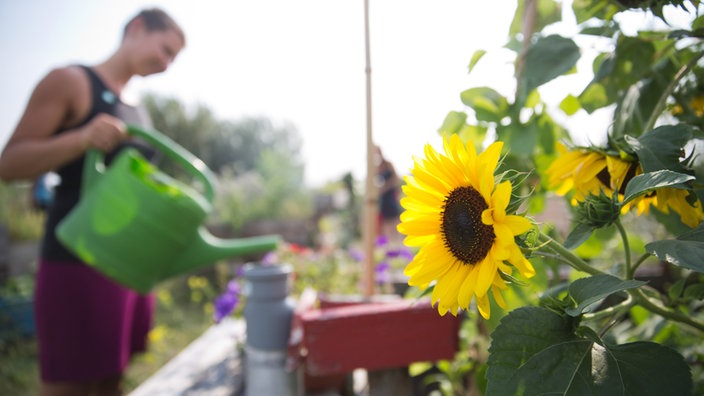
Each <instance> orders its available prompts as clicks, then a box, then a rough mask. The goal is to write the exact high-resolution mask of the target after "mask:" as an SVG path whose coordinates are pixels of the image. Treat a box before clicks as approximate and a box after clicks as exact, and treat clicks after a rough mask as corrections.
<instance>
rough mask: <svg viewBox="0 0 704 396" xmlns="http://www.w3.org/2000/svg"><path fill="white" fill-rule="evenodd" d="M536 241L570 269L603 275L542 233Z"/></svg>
mask: <svg viewBox="0 0 704 396" xmlns="http://www.w3.org/2000/svg"><path fill="white" fill-rule="evenodd" d="M538 240H539V241H540V243H541V244H544V245H545V246H546V247H547V248H548V249H550V250H552V251H553V252H555V253H557V254H558V255H559V257H560V259H561V260H562V261H564V262H565V263H567V264H569V265H570V266H571V267H572V268H574V269H576V270H578V271H582V272H586V273H588V274H592V275H598V274H604V272H602V271H599V270H598V269H596V268H594V267H592V266H591V265H589V264H587V262H586V261H584V260H582V259H581V258H580V257H579V256H577V255H576V254H574V253H573V252H572V251H570V250H569V249H567V248H565V247H564V246H562V244H560V243H559V242H557V241H556V240H554V239H552V238H550V237H549V236H547V235H545V234H543V233H542V232H541V233H540V235H539V236H538Z"/></svg>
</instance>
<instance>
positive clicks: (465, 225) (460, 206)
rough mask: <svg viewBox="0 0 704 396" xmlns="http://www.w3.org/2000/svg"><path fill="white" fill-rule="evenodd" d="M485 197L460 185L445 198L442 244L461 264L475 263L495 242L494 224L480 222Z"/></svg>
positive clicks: (472, 189)
mask: <svg viewBox="0 0 704 396" xmlns="http://www.w3.org/2000/svg"><path fill="white" fill-rule="evenodd" d="M488 207H489V206H488V205H487V203H486V201H485V200H484V197H482V195H481V194H479V191H477V190H475V189H474V188H472V187H459V188H456V189H455V190H453V191H452V192H451V193H450V195H448V196H447V198H445V207H444V208H443V211H442V214H441V215H442V225H441V229H442V235H443V238H444V240H445V247H446V248H447V249H448V250H449V251H450V253H452V255H453V256H455V257H456V258H457V259H458V260H460V261H461V262H462V263H464V264H476V263H478V262H479V261H481V260H482V259H484V257H486V255H487V254H488V253H489V249H491V246H492V245H493V243H494V239H495V238H496V235H494V227H493V226H490V225H486V224H484V223H482V212H483V211H484V210H485V209H487V208H488Z"/></svg>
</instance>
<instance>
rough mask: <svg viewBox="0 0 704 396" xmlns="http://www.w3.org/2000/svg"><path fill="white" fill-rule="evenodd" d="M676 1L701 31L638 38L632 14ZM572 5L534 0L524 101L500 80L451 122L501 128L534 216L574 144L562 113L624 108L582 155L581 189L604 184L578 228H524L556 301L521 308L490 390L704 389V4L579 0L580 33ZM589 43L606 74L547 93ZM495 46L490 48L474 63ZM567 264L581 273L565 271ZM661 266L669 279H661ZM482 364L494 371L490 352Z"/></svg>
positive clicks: (520, 20)
mask: <svg viewBox="0 0 704 396" xmlns="http://www.w3.org/2000/svg"><path fill="white" fill-rule="evenodd" d="M530 4H534V5H535V6H536V8H535V9H531V8H530V7H529V5H530ZM673 6H676V7H677V8H678V9H679V11H680V13H683V10H684V12H685V13H686V12H689V13H691V15H690V16H691V18H690V20H689V21H690V26H689V27H683V28H677V29H675V28H672V27H671V26H669V25H667V24H658V23H652V24H650V25H648V26H646V27H640V29H639V30H638V32H637V33H636V34H630V33H629V34H626V33H625V31H624V29H623V28H622V26H621V25H620V23H621V22H622V21H626V20H628V21H631V20H629V19H627V18H624V19H621V18H617V17H616V16H617V15H618V14H619V13H621V12H624V11H625V10H630V9H640V10H645V11H648V12H650V13H652V14H653V15H655V16H656V17H657V18H658V19H659V20H662V21H665V19H666V15H667V14H668V13H667V12H663V9H664V8H666V7H671V8H672V9H674V7H673ZM559 10H560V3H559V2H557V1H550V0H541V1H537V2H535V3H533V2H528V1H519V2H518V7H517V10H516V14H515V16H514V18H513V23H512V24H511V27H510V29H509V32H508V36H509V41H508V43H507V44H506V47H508V48H510V49H514V50H515V51H516V61H515V64H516V75H515V78H516V93H515V96H514V97H507V96H504V95H503V94H501V93H499V92H498V91H497V90H495V89H494V88H492V87H489V86H479V87H469V88H464V90H462V91H461V101H462V103H463V104H464V105H465V106H466V111H457V110H455V111H453V112H450V113H449V114H448V115H447V117H446V118H445V121H444V123H443V126H442V127H441V128H440V133H441V134H446V135H449V134H458V135H460V136H461V137H462V138H463V139H464V140H472V141H474V143H475V145H476V146H479V145H480V144H481V143H482V142H483V141H484V139H485V138H486V136H488V135H489V134H488V133H489V132H495V134H494V135H495V138H496V139H497V140H501V141H503V142H504V143H505V144H504V148H505V153H504V156H503V157H502V169H503V170H504V171H508V170H515V171H516V174H529V175H530V176H529V177H528V178H526V182H525V183H523V184H525V185H524V186H523V187H522V188H515V189H514V191H513V194H514V197H515V198H516V200H515V201H516V202H519V200H518V198H519V197H520V198H521V199H520V201H521V202H524V204H523V205H522V206H521V208H522V210H523V211H527V213H528V214H531V213H539V212H540V211H541V210H542V209H544V208H545V205H544V202H545V197H546V195H545V194H546V189H547V188H548V187H550V186H549V184H550V183H548V182H547V179H548V175H547V174H546V170H547V169H548V168H549V166H550V164H551V163H552V162H553V161H554V160H555V159H556V158H559V156H560V154H559V151H558V150H557V149H556V146H557V141H558V140H565V141H567V145H568V146H569V145H570V144H569V142H570V141H571V138H572V136H571V135H570V134H569V131H567V130H566V129H565V128H564V127H563V126H562V125H560V124H559V123H558V121H557V119H564V117H565V116H567V117H571V116H573V115H577V114H578V113H582V114H584V113H586V114H591V113H593V112H595V111H597V110H599V109H609V110H611V111H613V117H612V119H611V122H610V124H609V125H603V126H597V125H595V127H600V128H603V136H604V137H605V138H606V139H605V141H606V142H607V143H606V145H605V146H604V147H592V146H593V145H590V146H589V147H586V148H585V149H586V150H587V153H598V155H597V156H592V157H590V160H589V161H591V162H586V161H587V160H586V159H585V162H583V163H581V164H578V165H576V166H577V167H584V169H583V173H581V177H582V178H584V179H585V180H581V179H580V180H573V182H574V185H575V187H574V188H578V187H580V186H578V185H579V184H580V183H582V184H583V185H584V186H587V185H588V183H589V182H591V180H590V179H593V180H594V182H596V183H597V185H598V186H601V187H598V188H601V189H602V190H601V192H600V191H599V189H598V188H597V189H595V190H592V191H590V192H589V194H586V198H580V202H581V203H580V204H579V206H578V207H576V208H575V209H572V210H571V211H570V213H571V214H572V216H573V218H574V219H573V221H572V223H573V224H572V231H571V232H570V233H569V234H568V236H567V238H566V239H565V240H564V241H563V242H562V243H559V242H557V239H559V235H555V233H553V232H550V236H547V235H546V233H543V232H540V233H539V236H538V237H537V238H533V237H526V238H523V237H520V239H522V245H521V246H523V247H524V254H526V255H527V257H529V259H530V260H531V262H532V263H533V264H534V266H535V267H536V269H537V268H538V267H539V266H545V267H549V270H548V271H545V273H548V274H552V275H553V277H552V278H549V279H548V280H547V281H545V282H544V280H543V279H538V280H537V281H536V282H537V283H539V284H540V286H539V287H537V289H538V290H539V291H542V298H541V299H540V301H541V302H542V304H543V307H530V306H528V307H523V308H518V309H516V310H514V311H511V312H509V313H508V314H507V315H506V316H504V317H503V318H501V321H500V323H499V324H498V325H496V326H495V329H494V330H493V332H491V348H490V349H489V357H488V362H487V366H488V370H487V372H486V380H487V387H486V394H488V395H493V394H497V395H504V394H506V395H508V394H511V395H513V394H526V395H528V394H548V393H555V394H574V395H581V394H623V395H631V394H632V395H636V394H637V395H640V394H691V393H697V392H699V393H701V392H702V391H704V380H703V378H704V375H702V371H704V370H702V369H701V363H702V361H704V358H703V357H704V353H703V351H702V350H703V349H704V348H702V347H701V342H700V340H701V335H702V332H704V316H703V313H702V310H701V308H702V306H703V305H702V298H703V297H704V280H703V278H704V267H703V266H702V262H704V239H702V235H704V231H702V230H704V228H702V227H704V226H702V225H699V226H698V227H695V226H693V225H692V224H693V223H695V224H698V222H699V221H700V218H699V217H698V216H699V213H700V212H701V208H702V205H703V204H702V202H704V201H702V198H703V197H704V162H702V160H701V157H702V149H703V148H704V144H702V134H701V130H702V128H704V64H703V63H702V61H701V58H702V57H704V40H703V38H704V34H703V32H704V30H702V29H704V19H703V17H702V16H701V13H702V11H703V10H702V8H701V4H700V2H699V1H680V0H676V1H656V0H644V1H615V0H574V1H573V2H572V12H573V13H574V15H575V19H576V21H577V24H578V28H579V33H578V34H577V35H575V36H573V37H565V36H561V35H558V34H555V33H554V32H555V30H554V29H552V28H550V26H551V25H552V24H553V23H554V22H557V21H558V20H559V19H560V14H559ZM695 12H696V13H695ZM531 13H534V14H531ZM532 16H535V19H534V21H535V30H533V31H531V30H530V24H529V23H527V21H531V18H532ZM665 22H667V21H665ZM623 23H626V22H623ZM630 23H632V22H630ZM628 27H629V31H630V28H631V26H628ZM519 40H521V41H522V42H520V41H519ZM590 40H591V41H590ZM578 43H579V45H578ZM583 43H598V44H594V45H593V46H590V44H583ZM605 43H606V45H604V44H605ZM580 46H581V48H580ZM585 47H589V49H591V50H597V51H598V53H597V54H596V56H595V57H594V61H593V63H592V72H593V77H592V78H591V81H589V82H588V83H587V84H586V86H584V87H583V89H582V90H581V93H579V94H578V95H573V94H569V93H566V94H565V96H564V98H562V99H561V100H559V101H558V103H556V104H552V103H545V102H544V101H543V98H542V97H541V95H540V93H541V91H542V90H543V86H544V85H545V84H547V83H549V82H551V81H555V80H557V79H560V78H561V77H562V76H565V75H567V74H570V73H573V72H574V71H575V68H576V66H577V64H578V61H579V59H580V58H581V57H582V55H583V48H585ZM486 53H487V51H486V50H479V51H476V52H475V53H474V55H473V56H472V57H471V62H470V66H469V71H470V72H471V71H472V70H474V68H475V66H476V64H477V63H478V62H481V61H484V60H485V59H486V58H488V57H485V56H484V55H485V54H486ZM581 72H584V71H581ZM553 111H559V112H561V113H562V114H560V116H559V117H557V116H554V115H553V114H552V113H551V112H553ZM585 158H586V156H585ZM573 165H574V163H572V164H571V165H570V166H573ZM619 167H620V168H619ZM568 171H569V170H568ZM584 188H586V187H584ZM580 191H582V190H580ZM673 191H675V192H676V193H675V192H673ZM683 191H684V193H683ZM665 192H667V194H665ZM668 194H669V195H673V196H676V197H677V198H669V195H668ZM570 197H572V196H570ZM668 199H672V200H673V201H671V202H668V201H667V200H668ZM675 199H679V201H675ZM656 205H657V206H656ZM627 211H628V212H627ZM647 215H650V216H648V217H646V216H647ZM685 217H687V218H685ZM685 224H689V226H687V225H685ZM614 226H615V227H614ZM523 239H525V240H523ZM564 266H569V267H570V268H572V272H570V273H568V274H566V275H564ZM646 269H648V270H649V271H654V270H655V269H658V270H661V272H662V273H661V274H660V276H659V277H654V278H650V279H649V280H650V281H649V282H646V281H645V278H644V277H645V276H647V275H644V274H648V272H646V271H645V270H646ZM640 270H643V271H640ZM539 273H541V271H539ZM557 274H561V275H563V276H564V277H558V276H557ZM641 277H642V278H641ZM536 278H538V276H536ZM531 282H532V280H531ZM514 290H522V287H516V286H515V285H513V286H512V287H511V288H509V290H508V291H506V300H507V304H508V305H509V306H510V307H516V306H526V305H531V304H537V303H538V301H539V300H538V299H537V298H536V294H538V293H535V294H533V295H531V294H530V293H523V295H522V296H521V298H516V296H515V295H514V294H515V292H514ZM494 312H496V311H495V310H494V308H493V306H492V316H494V315H495V314H494ZM496 316H499V317H501V314H498V315H496ZM492 320H495V319H494V317H492ZM488 323H489V327H490V328H491V327H493V326H494V322H492V321H490V322H488ZM466 359H468V358H467V357H458V362H456V363H459V362H460V361H464V362H465V363H466V361H465V360H466ZM470 361H471V362H473V363H475V364H477V365H478V366H477V367H479V366H481V364H480V363H481V359H474V360H472V359H470ZM445 377H446V378H449V376H447V375H445ZM445 382H446V383H454V382H456V381H454V382H453V381H445ZM454 386H455V387H458V386H459V387H461V386H462V385H461V384H460V385H454ZM455 390H456V389H455ZM446 394H450V393H446Z"/></svg>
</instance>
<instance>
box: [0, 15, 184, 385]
mask: <svg viewBox="0 0 704 396" xmlns="http://www.w3.org/2000/svg"><path fill="white" fill-rule="evenodd" d="M184 46H185V36H184V34H183V31H182V29H181V28H180V27H179V26H178V25H177V24H176V22H174V20H173V19H172V18H171V17H170V16H169V15H167V14H166V13H165V12H164V11H162V10H159V9H148V10H143V11H142V12H140V13H139V14H138V15H136V16H135V17H134V18H132V19H131V20H130V21H129V22H128V23H127V24H126V25H125V28H124V32H123V37H122V41H121V42H120V45H119V46H118V48H117V50H115V52H113V54H112V55H111V56H109V57H108V58H107V59H106V60H105V61H103V62H102V63H100V64H98V65H95V66H92V67H87V66H82V65H70V66H66V67H61V68H57V69H54V70H52V71H50V72H49V73H48V74H47V75H46V76H45V77H44V78H43V79H42V80H41V81H40V82H39V84H38V85H37V86H36V87H35V89H34V91H33V93H32V95H31V97H30V99H29V102H28V104H27V106H26V108H25V110H24V113H23V115H22V117H21V118H20V120H19V122H18V124H17V127H16V128H15V130H14V132H13V135H12V136H11V137H10V139H9V141H8V143H7V145H6V147H5V149H4V150H3V152H2V155H1V156H0V179H2V180H6V181H10V180H22V179H26V180H33V179H36V178H37V177H39V176H40V175H42V174H43V173H45V172H48V171H52V170H53V171H55V172H56V173H58V174H59V176H60V177H61V182H60V184H59V185H58V186H57V187H56V190H55V197H54V202H53V204H52V205H51V207H50V208H49V209H48V214H47V223H46V227H45V232H44V238H43V240H42V247H41V252H40V260H39V269H38V271H37V282H36V291H35V316H36V325H37V334H38V339H39V365H40V373H41V377H42V387H41V394H42V395H89V394H99V395H116V394H120V393H121V388H120V387H121V377H122V374H123V372H124V370H125V368H126V366H127V363H128V360H129V358H130V356H131V354H132V353H134V352H137V351H141V350H144V349H145V347H146V337H147V333H148V331H149V328H150V326H151V318H152V313H153V298H152V296H143V295H138V294H137V293H135V292H134V291H131V290H128V289H126V288H124V287H122V286H120V285H118V284H116V283H114V282H113V281H111V280H109V279H107V278H105V277H103V276H102V275H100V274H99V273H97V272H95V271H94V270H93V269H92V268H91V267H89V266H87V265H85V264H84V263H81V262H80V260H79V259H78V258H76V257H75V256H74V255H73V254H71V253H70V252H69V251H67V250H66V249H65V248H64V247H63V246H62V245H61V244H60V243H59V242H58V241H57V239H56V237H55V235H54V229H55V227H56V225H57V224H58V223H59V222H60V221H61V219H62V218H63V217H64V216H65V215H66V214H67V213H68V212H69V211H70V210H71V208H72V207H73V206H74V205H75V204H76V203H77V202H78V199H79V195H80V188H81V174H82V169H83V160H84V156H85V153H86V151H87V150H89V149H97V150H100V151H103V152H105V153H107V154H108V155H107V161H109V160H110V158H111V157H112V156H113V155H114V154H115V152H117V151H118V150H119V149H121V148H122V147H125V146H136V147H137V148H140V149H142V150H143V151H144V152H147V151H148V148H145V147H144V146H143V145H142V144H140V143H139V142H135V141H133V140H132V139H130V138H129V136H128V135H127V134H126V127H125V125H126V124H127V123H134V124H140V125H142V126H146V127H148V126H149V124H150V123H149V120H148V119H146V118H145V117H146V115H145V112H143V111H141V109H139V108H136V107H133V106H129V105H127V104H125V103H123V102H122V101H121V100H120V95H121V93H122V92H123V90H124V88H125V87H126V85H127V84H128V82H129V81H130V80H131V78H132V77H133V76H148V75H151V74H156V73H161V72H163V71H165V70H166V69H167V68H168V67H169V65H170V64H171V62H173V60H174V59H175V57H176V55H177V54H178V53H179V52H180V51H181V49H183V47H184Z"/></svg>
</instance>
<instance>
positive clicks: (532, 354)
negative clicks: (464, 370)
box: [486, 307, 692, 395]
mask: <svg viewBox="0 0 704 396" xmlns="http://www.w3.org/2000/svg"><path fill="white" fill-rule="evenodd" d="M489 353H490V355H489V369H488V370H487V379H488V381H489V382H488V387H487V391H486V394H487V395H524V394H525V395H535V394H562V395H595V394H621V395H664V394H668V395H687V394H690V393H691V390H692V379H691V376H690V373H689V367H688V366H687V364H686V363H685V361H684V359H683V358H682V356H681V355H679V354H678V353H677V352H676V351H673V350H672V349H670V348H667V347H664V346H662V345H659V344H657V343H654V342H634V343H628V344H623V345H610V344H607V343H605V342H603V341H602V340H600V339H599V338H598V336H597V335H596V334H595V333H594V332H593V331H591V330H590V329H588V328H584V327H579V323H578V321H576V320H575V319H574V318H570V317H566V316H561V315H559V314H558V313H555V312H553V311H551V310H548V309H545V308H539V307H524V308H519V309H517V310H515V311H513V312H511V313H509V314H508V316H506V317H505V318H504V319H503V320H502V321H501V324H500V325H499V327H497V328H496V330H495V331H494V332H493V334H492V343H491V348H490V349H489Z"/></svg>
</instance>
